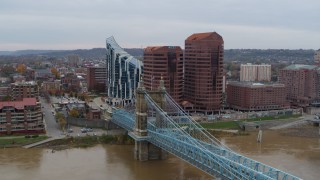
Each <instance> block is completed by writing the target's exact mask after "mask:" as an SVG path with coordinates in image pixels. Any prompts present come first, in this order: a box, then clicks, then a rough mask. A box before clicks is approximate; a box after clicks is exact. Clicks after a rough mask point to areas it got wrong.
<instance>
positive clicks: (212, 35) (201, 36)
mask: <svg viewBox="0 0 320 180" xmlns="http://www.w3.org/2000/svg"><path fill="white" fill-rule="evenodd" d="M195 40H220V41H223V38H222V37H221V36H220V35H219V34H218V33H216V32H206V33H195V34H192V35H191V36H189V37H188V38H187V39H186V41H195Z"/></svg>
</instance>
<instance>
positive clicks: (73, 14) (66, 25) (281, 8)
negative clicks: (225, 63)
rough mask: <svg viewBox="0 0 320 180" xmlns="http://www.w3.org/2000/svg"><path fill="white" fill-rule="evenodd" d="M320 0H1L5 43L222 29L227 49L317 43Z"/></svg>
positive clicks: (154, 40)
mask: <svg viewBox="0 0 320 180" xmlns="http://www.w3.org/2000/svg"><path fill="white" fill-rule="evenodd" d="M319 7H320V1H317V0H304V1H301V0H268V1H266V0H265V1H263V0H261V1H257V0H242V1H238V0H223V1H218V0H199V1H191V0H173V1H172V0H171V1H170V0H162V1H152V0H136V1H133V0H91V1H86V0H69V1H65V0H43V1H39V0H2V1H1V6H0V23H1V28H0V50H15V49H76V48H93V47H104V46H105V38H106V37H108V36H110V35H114V36H115V38H116V40H117V41H119V44H120V45H121V46H124V47H141V46H143V47H145V46H148V45H180V46H182V47H183V44H184V40H185V39H186V38H187V37H188V36H189V35H191V34H192V33H195V32H208V31H217V32H218V33H219V34H221V35H222V36H223V38H224V41H225V47H226V48H264V49H265V48H286V49H287V48H289V49H298V48H303V49H310V48H311V49H318V48H319V46H320V45H319V42H320V32H319V29H320V21H317V19H318V18H319V17H320V11H319V10H318V8H319Z"/></svg>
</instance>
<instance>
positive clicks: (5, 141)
mask: <svg viewBox="0 0 320 180" xmlns="http://www.w3.org/2000/svg"><path fill="white" fill-rule="evenodd" d="M47 138H48V137H47V136H38V137H34V138H32V137H31V138H25V137H24V136H21V137H17V136H14V137H12V138H9V137H8V136H5V138H1V136H0V146H7V145H21V146H23V145H26V144H31V143H35V142H38V141H42V140H45V139H47Z"/></svg>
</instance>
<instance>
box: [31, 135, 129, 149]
mask: <svg viewBox="0 0 320 180" xmlns="http://www.w3.org/2000/svg"><path fill="white" fill-rule="evenodd" d="M97 144H123V145H133V144H134V140H133V139H132V138H130V137H129V136H128V135H104V134H103V135H101V136H83V137H66V138H63V139H57V140H54V141H51V142H48V143H45V144H42V145H40V146H37V148H48V149H52V150H64V149H70V148H79V147H80V148H86V147H92V146H95V145H97Z"/></svg>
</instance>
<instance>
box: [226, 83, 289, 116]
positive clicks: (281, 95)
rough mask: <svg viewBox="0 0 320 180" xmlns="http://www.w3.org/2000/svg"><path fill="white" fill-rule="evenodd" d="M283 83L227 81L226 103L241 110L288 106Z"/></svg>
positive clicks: (265, 109)
mask: <svg viewBox="0 0 320 180" xmlns="http://www.w3.org/2000/svg"><path fill="white" fill-rule="evenodd" d="M286 93H287V91H286V88H285V85H284V84H262V83H252V82H229V83H228V85H227V104H228V105H229V107H230V108H233V109H237V110H242V111H267V110H276V109H286V108H290V104H289V103H288V101H287V100H286Z"/></svg>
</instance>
